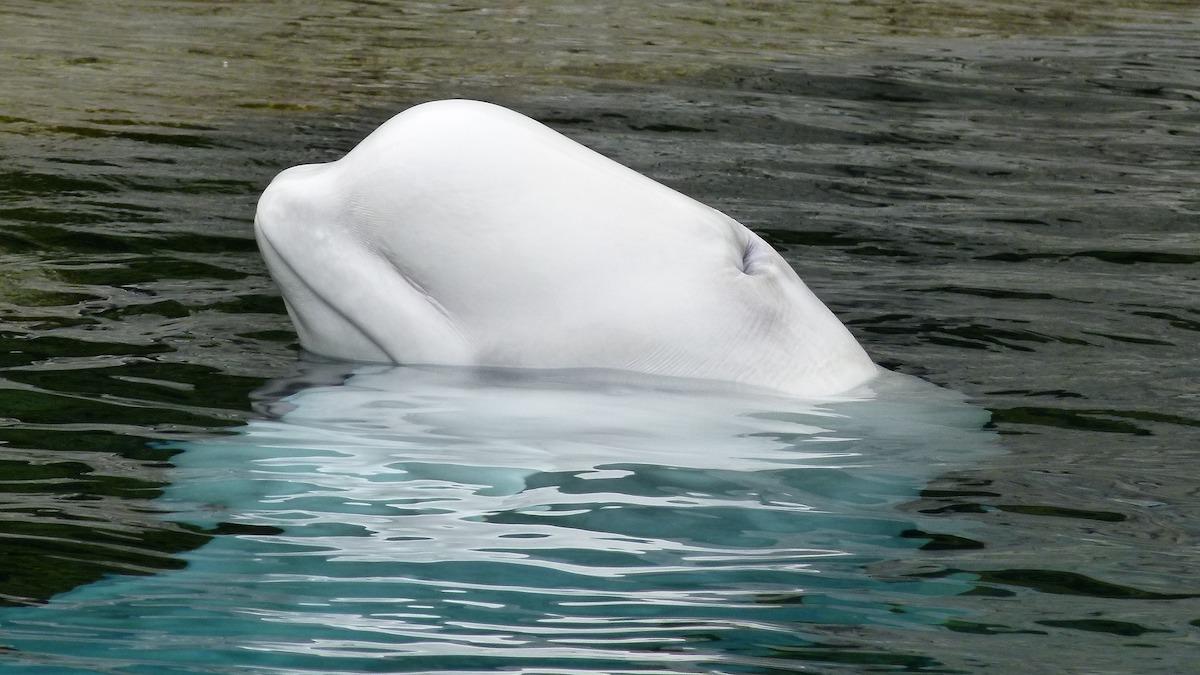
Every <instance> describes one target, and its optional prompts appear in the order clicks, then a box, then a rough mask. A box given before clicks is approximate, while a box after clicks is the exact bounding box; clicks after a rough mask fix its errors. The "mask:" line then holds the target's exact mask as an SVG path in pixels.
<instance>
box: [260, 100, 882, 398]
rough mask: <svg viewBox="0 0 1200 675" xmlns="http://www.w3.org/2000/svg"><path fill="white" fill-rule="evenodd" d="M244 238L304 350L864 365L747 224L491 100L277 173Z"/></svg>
mask: <svg viewBox="0 0 1200 675" xmlns="http://www.w3.org/2000/svg"><path fill="white" fill-rule="evenodd" d="M255 233H256V237H257V239H258V242H259V246H260V249H261V250H262V254H263V257H264V259H265V261H266V263H267V267H268V269H269V271H270V273H271V275H272V276H273V278H274V279H275V281H276V282H277V283H278V285H279V287H280V290H281V291H282V294H283V297H284V301H285V304H286V306H287V310H288V313H289V315H290V316H291V319H292V321H293V323H294V324H295V326H296V330H297V333H298V335H299V338H300V342H301V345H302V346H303V347H304V348H305V349H307V350H309V351H311V352H314V353H317V354H322V355H325V356H329V357H333V358H338V359H346V360H355V361H370V362H384V363H399V364H445V365H465V366H498V367H522V368H605V369H620V370H628V371H635V372H642V373H649V374H655V375H669V376H681V377H690V378H702V379H713V380H723V381H729V382H736V383H740V384H743V385H747V386H750V387H755V388H766V389H773V390H777V391H783V392H787V393H790V394H793V395H801V396H821V395H827V394H833V393H838V392H841V391H845V390H847V389H850V388H853V387H855V386H857V385H859V384H862V383H863V382H865V381H866V380H868V379H870V378H871V377H872V376H874V374H875V373H876V372H877V370H878V369H877V367H876V366H875V365H874V364H873V363H872V362H871V361H870V359H869V358H868V357H867V355H866V353H865V352H864V351H863V349H862V348H861V347H860V346H859V345H858V343H857V342H856V341H855V339H854V337H853V336H852V335H851V334H850V333H849V331H847V330H846V328H845V327H844V326H843V325H842V324H841V322H840V321H838V319H837V318H836V317H835V316H834V315H833V314H832V313H831V312H830V311H829V310H828V309H827V308H826V307H825V306H824V305H823V304H822V303H821V301H820V300H818V299H817V298H816V296H814V295H813V294H812V292H811V291H809V289H808V288H807V287H806V286H805V285H804V283H803V282H802V281H801V280H800V278H799V277H798V276H797V275H796V273H795V272H794V271H793V270H792V268H791V267H790V266H789V265H788V263H787V262H786V261H785V260H784V259H783V258H782V257H781V256H780V255H779V254H778V253H777V252H776V251H775V250H774V249H772V248H771V246H770V245H769V244H767V243H766V242H764V241H763V240H762V239H761V238H759V237H758V236H757V235H755V234H754V233H753V232H751V231H750V230H749V229H747V228H746V227H745V226H743V225H741V224H740V223H738V222H737V221H735V220H733V219H732V218H730V217H729V216H726V215H725V214H723V213H721V212H719V211H717V210H715V209H712V208H710V207H708V206H705V205H703V204H701V203H699V202H697V201H695V200H693V199H691V198H689V197H686V196H684V195H682V194H680V193H678V192H676V191H674V190H672V189H670V188H668V187H666V186H664V185H662V184H660V183H657V182H655V181H653V180H651V179H649V178H647V177H645V176H642V175H641V174H638V173H637V172H635V171H633V170H631V169H628V168H626V167H624V166H622V165H620V164H618V163H616V162H614V161H612V160H610V159H608V158H606V157H604V156H602V155H600V154H599V153H596V152H594V151H592V150H590V149H588V148H586V147H584V146H582V145H580V144H578V143H576V142H574V141H572V140H570V139H568V138H566V137H565V136H562V135H561V134H559V133H557V132H555V131H553V130H551V129H549V128H548V127H546V126H544V125H542V124H540V123H538V122H536V121H534V120H532V119H530V118H528V117H525V116H523V115H521V114H519V113H516V112H513V111H511V110H508V109H505V108H502V107H500V106H496V105H492V104H488V103H482V102H478V101H466V100H451V101H437V102H432V103H426V104H423V105H419V106H416V107H413V108H410V109H408V110H406V111H404V112H402V113H400V114H399V115H396V116H395V117H393V118H392V119H391V120H389V121H387V122H386V123H384V124H383V125H382V126H380V127H379V128H378V129H377V130H376V131H375V132H373V133H372V134H371V135H370V136H368V137H367V138H366V139H364V140H363V141H362V142H361V143H360V144H359V145H358V146H357V147H355V148H354V149H353V150H351V151H350V152H349V153H348V154H346V155H345V156H344V157H343V158H341V159H339V160H337V161H334V162H329V163H326V164H310V165H304V166H297V167H293V168H290V169H287V170H285V171H283V172H282V173H280V174H279V175H278V176H276V178H275V179H274V180H273V181H272V182H271V184H270V186H268V188H267V189H266V191H265V192H264V193H263V195H262V197H261V199H260V200H259V204H258V211H257V214H256V217H255Z"/></svg>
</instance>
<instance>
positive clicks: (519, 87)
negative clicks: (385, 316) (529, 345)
mask: <svg viewBox="0 0 1200 675" xmlns="http://www.w3.org/2000/svg"><path fill="white" fill-rule="evenodd" d="M1187 5H1188V3H1171V2H1151V3H1143V4H1141V5H1138V4H1136V3H1117V2H1096V3H1089V4H1088V6H1087V8H1085V9H1080V8H1078V7H1074V6H1073V5H1072V4H1067V3H1059V2H1045V3H1039V4H1038V6H1037V8H1036V9H1029V8H1027V7H1024V6H1022V7H1014V6H1013V5H1011V4H1007V3H999V2H979V3H955V2H949V1H946V2H912V3H873V2H862V3H846V4H836V5H834V4H826V3H788V4H774V3H726V4H723V5H719V6H718V5H715V4H712V5H705V6H704V7H703V8H696V7H693V6H690V5H683V6H677V5H657V4H656V5H652V6H647V5H645V4H642V3H636V4H635V3H606V4H605V5H603V6H602V5H599V4H597V5H594V6H593V5H584V4H571V3H566V4H557V5H553V6H550V5H547V6H542V5H540V4H537V3H535V4H532V5H529V6H526V7H522V8H512V7H510V8H498V9H490V10H479V9H476V8H474V7H473V6H471V5H468V4H461V5H453V6H449V5H437V4H424V3H417V4H411V3H405V4H403V5H402V6H401V5H397V6H395V7H393V6H390V5H388V4H386V3H367V2H332V3H320V5H319V7H317V8H312V7H310V3H292V2H264V3H244V4H237V5H219V6H218V5H210V4H208V3H187V2H181V3H121V2H114V3H104V4H103V6H101V5H100V4H99V3H95V4H93V3H86V4H85V3H66V2H63V3H57V2H48V3H43V2H36V3H34V2H29V3H24V2H13V3H5V5H4V7H3V8H0V40H2V42H0V43H2V44H4V45H5V48H4V49H3V50H0V87H2V91H4V97H3V99H0V100H2V101H3V103H2V106H0V148H2V150H3V156H4V159H5V162H4V165H3V167H0V265H2V268H0V269H2V270H3V272H2V274H0V341H2V342H3V345H0V346H2V347H3V348H2V349H0V368H2V369H3V372H0V378H2V380H0V381H2V382H3V387H2V388H0V442H2V446H0V490H2V491H0V603H2V604H4V605H8V607H5V608H3V609H0V646H2V647H4V650H3V651H0V659H2V660H0V665H2V666H4V667H5V668H6V670H12V671H14V672H19V671H21V670H23V669H24V670H30V671H37V672H55V673H57V672H92V671H96V670H102V669H107V671H109V672H131V673H132V672H155V673H157V672H235V671H237V672H241V671H240V670H239V669H245V668H258V669H260V670H267V669H271V668H276V669H280V670H283V671H288V670H297V669H305V668H307V669H310V670H312V671H318V672H321V671H330V670H341V671H344V672H359V671H410V672H433V671H438V670H445V671H450V670H456V671H487V670H489V669H495V668H500V667H505V668H515V669H521V668H523V669H525V670H526V672H568V671H571V670H580V671H584V670H592V671H601V672H621V671H625V672H756V673H757V672H764V673H765V672H795V671H804V670H814V671H815V672H833V671H837V672H840V671H848V672H861V671H930V672H975V671H980V670H984V669H985V668H986V669H987V670H991V671H995V672H1047V673H1053V672H1064V671H1066V672H1070V671H1086V672H1171V673H1173V672H1186V670H1187V668H1188V667H1190V666H1189V664H1193V663H1194V662H1195V654H1196V653H1197V651H1196V650H1197V647H1198V645H1197V642H1198V641H1200V600H1198V599H1197V594H1200V574H1197V570H1200V553H1198V552H1200V547H1198V546H1197V532H1200V512H1198V510H1197V507H1198V501H1200V500H1198V498H1197V489H1196V479H1195V467H1196V466H1197V448H1198V447H1200V444H1198V443H1197V440H1198V438H1197V437H1198V434H1197V427H1200V412H1198V411H1200V396H1198V395H1197V388H1196V382H1197V381H1198V380H1200V349H1198V346H1200V343H1198V339H1197V338H1198V332H1200V301H1198V300H1197V298H1198V297H1200V281H1198V277H1197V272H1196V270H1197V266H1198V265H1200V235H1198V234H1197V211H1198V191H1197V187H1196V186H1197V177H1198V176H1200V160H1198V159H1197V158H1198V157H1200V155H1198V154H1197V152H1196V147H1197V135H1198V132H1197V129H1198V125H1197V123H1198V122H1200V113H1198V106H1200V101H1198V99H1200V93H1198V92H1200V50H1197V49H1196V45H1197V44H1198V42H1197V38H1198V37H1200V24H1198V23H1197V17H1196V15H1195V14H1194V12H1192V11H1191V10H1186V7H1187ZM1131 7H1132V8H1131ZM451 96H469V97H476V98H484V99H488V100H493V101H496V102H499V103H504V104H506V105H509V106H512V107H514V108H516V109H518V110H521V111H523V112H525V113H527V114H530V115H532V116H533V117H535V118H538V119H541V120H543V121H545V122H546V123H547V124H550V125H551V126H553V127H555V128H557V129H559V130H561V131H563V132H564V133H566V134H568V135H570V136H572V137H573V138H576V139H578V140H580V141H582V142H584V143H586V144H588V145H590V146H591V147H594V148H596V149H598V150H600V151H602V152H604V153H605V154H607V155H609V156H611V157H613V158H615V159H617V160H619V161H621V162H623V163H625V164H628V165H630V166H633V167H634V168H636V169H638V170H640V171H642V172H644V173H647V174H648V175H650V176H652V177H654V178H656V179H658V180H661V181H663V182H665V183H667V184H669V185H671V186H672V187H675V188H677V189H680V190H682V191H684V192H685V193H687V194H690V195H692V196H695V197H697V198H698V199H700V200H701V201H704V202H706V203H710V204H712V205H714V206H717V207H719V208H721V209H722V210H725V211H726V212H728V213H730V214H731V215H733V216H734V217H736V218H738V219H739V220H741V221H742V222H744V223H746V224H747V225H749V226H750V227H752V228H753V229H755V230H756V231H758V232H759V233H760V234H762V235H763V236H764V238H766V239H767V240H768V241H770V242H771V243H772V244H774V245H775V246H776V247H777V248H779V249H780V250H781V251H783V253H784V256H785V257H787V258H788V260H789V261H790V262H791V263H792V264H793V265H794V266H795V267H796V268H797V270H798V271H799V272H800V274H801V276H802V277H803V278H804V279H805V280H806V281H807V282H808V283H809V285H810V286H811V287H812V288H813V289H814V291H816V292H817V294H818V295H819V296H821V297H822V298H823V299H825V301H826V302H827V304H829V305H830V307H831V308H832V309H833V310H834V311H835V312H836V313H837V314H838V315H839V316H841V317H842V318H843V320H844V321H845V322H846V323H847V325H848V326H849V328H850V329H851V330H852V331H853V332H854V333H855V335H856V336H857V337H858V338H859V339H860V340H861V341H862V342H863V344H864V346H865V347H866V348H867V350H868V351H869V352H870V353H871V354H872V356H873V357H874V358H875V359H876V360H877V361H879V362H881V363H884V364H885V365H887V366H888V367H890V368H892V369H895V370H898V371H901V372H904V373H910V374H915V375H919V376H920V377H922V378H924V379H926V380H928V381H931V382H934V383H936V384H937V385H941V386H942V387H945V389H939V388H937V387H933V386H928V385H923V384H922V383H919V382H915V381H913V380H911V379H907V378H904V377H901V376H893V377H888V378H885V379H884V380H882V381H881V382H880V383H878V384H876V385H875V391H872V392H858V394H857V396H855V397H850V398H849V399H847V400H842V401H834V402H825V403H821V404H811V403H804V402H798V401H785V400H782V399H774V398H771V397H763V396H760V395H756V394H750V393H746V392H732V391H725V390H722V389H721V388H719V387H715V388H714V387H712V386H708V385H704V386H702V385H700V384H698V383H680V382H675V383H669V382H662V381H653V380H644V379H623V378H620V377H616V376H614V375H613V374H598V373H550V374H541V375H533V374H528V373H526V374H521V373H512V372H503V371H496V372H486V371H485V372H462V371H454V370H439V369H432V370H428V369H400V370H395V371H390V370H387V369H371V368H367V369H362V370H359V371H350V370H347V369H346V368H343V367H339V366H336V365H332V364H321V363H313V362H309V361H303V360H301V359H300V355H299V353H298V351H297V348H296V345H295V337H294V333H293V332H292V329H291V326H290V325H289V324H288V321H287V318H286V316H285V315H284V313H283V307H282V304H281V302H280V301H279V298H278V294H277V292H276V291H275V289H274V287H273V286H272V284H271V282H270V280H269V279H268V278H267V276H266V274H265V270H264V268H263V266H262V263H261V261H260V260H259V258H258V254H257V252H256V250H255V247H254V243H253V240H252V239H251V237H250V220H251V217H252V213H253V209H254V202H255V199H256V198H257V195H258V193H259V192H260V191H261V190H262V188H263V187H264V186H265V184H266V182H267V181H268V180H269V179H270V177H271V176H272V175H273V174H274V173H275V172H276V171H278V170H279V169H281V168H282V167H285V166H289V165H293V164H299V163H303V162H312V161H327V160H330V159H334V158H336V157H338V156H340V155H341V154H342V153H343V152H345V151H346V150H348V149H349V148H350V147H352V146H353V144H354V143H355V142H357V140H359V139H360V138H362V137H363V136H364V135H366V134H367V133H368V132H369V131H370V130H371V129H372V128H374V127H375V126H376V125H377V124H378V123H379V122H381V121H382V120H384V119H386V118H387V117H389V116H390V115H392V114H394V113H395V112H397V111H399V110H401V109H403V108H405V107H407V106H409V105H411V104H413V103H417V102H420V101H423V100H427V99H430V98H444V97H451ZM953 391H959V392H963V393H964V394H965V395H966V397H967V402H963V401H962V400H960V398H959V397H958V396H957V395H955V394H953V393H952V392H953ZM989 413H990V421H989ZM172 669H173V670H172ZM539 669H540V670H539Z"/></svg>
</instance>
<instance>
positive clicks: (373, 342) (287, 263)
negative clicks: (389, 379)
mask: <svg viewBox="0 0 1200 675" xmlns="http://www.w3.org/2000/svg"><path fill="white" fill-rule="evenodd" d="M261 241H262V243H263V245H264V246H265V247H266V248H267V249H269V250H270V251H271V253H272V254H273V255H274V257H275V259H276V260H278V261H279V262H280V264H282V265H283V268H284V269H285V270H286V271H287V273H288V274H290V275H292V277H293V278H295V279H296V281H298V282H299V283H300V285H301V286H302V287H303V288H304V289H305V290H307V291H308V292H309V293H310V294H312V297H313V298H315V299H316V300H317V301H318V302H320V303H321V304H322V305H324V306H325V308H326V309H328V310H329V311H330V313H332V314H334V315H335V316H337V317H338V318H340V319H341V320H342V321H344V322H345V323H346V325H348V326H350V327H352V328H353V329H354V330H355V331H357V332H358V334H359V335H361V336H362V337H363V339H365V340H366V341H367V342H369V343H371V346H373V347H375V348H376V349H378V350H379V352H380V353H381V354H384V355H386V356H387V357H388V358H391V359H392V360H393V361H395V360H396V359H395V357H394V356H393V355H392V353H391V352H389V351H388V350H387V348H386V347H385V346H384V344H383V343H382V342H381V341H379V340H378V339H376V338H375V337H374V336H372V335H371V334H370V333H368V332H367V330H366V329H365V328H363V327H362V326H361V325H359V323H358V322H357V321H355V320H354V319H352V318H351V317H350V315H348V314H347V313H346V312H344V311H342V310H341V309H340V308H338V306H337V305H335V304H334V303H333V302H331V301H330V300H329V299H328V298H326V297H325V295H324V294H322V293H321V292H319V291H318V290H317V289H316V288H315V287H314V286H313V285H312V284H310V283H308V280H307V279H305V278H304V277H303V276H301V275H300V274H298V273H297V272H296V268H295V267H293V266H292V263H291V262H290V261H289V260H288V259H287V258H286V257H284V256H283V254H281V253H280V252H279V249H278V248H277V247H276V246H275V244H274V243H272V242H271V239H270V238H269V237H267V236H266V234H265V233H263V236H262V237H261ZM293 314H294V316H295V318H296V321H297V322H298V323H304V318H303V317H302V316H301V315H300V313H299V312H293ZM301 342H303V340H302V341H301ZM305 349H309V347H307V346H305ZM310 351H313V352H314V353H317V352H316V351H315V350H310ZM397 363H398V361H397Z"/></svg>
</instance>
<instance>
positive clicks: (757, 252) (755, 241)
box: [742, 234, 765, 274]
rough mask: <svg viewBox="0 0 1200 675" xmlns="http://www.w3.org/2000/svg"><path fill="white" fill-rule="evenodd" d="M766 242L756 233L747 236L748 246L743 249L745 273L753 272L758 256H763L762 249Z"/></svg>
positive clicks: (743, 268) (743, 269)
mask: <svg viewBox="0 0 1200 675" xmlns="http://www.w3.org/2000/svg"><path fill="white" fill-rule="evenodd" d="M762 246H765V243H764V242H763V241H762V240H761V239H759V238H758V237H757V236H755V235H754V234H751V235H750V236H749V237H747V238H746V248H745V249H743V250H742V272H743V273H745V274H753V273H754V270H753V269H751V268H752V267H753V266H754V263H755V262H756V260H757V259H758V258H760V257H761V256H762V253H763V251H762V250H761V248H762Z"/></svg>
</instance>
